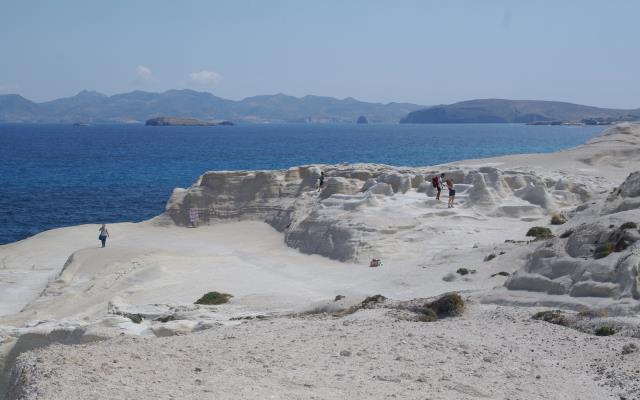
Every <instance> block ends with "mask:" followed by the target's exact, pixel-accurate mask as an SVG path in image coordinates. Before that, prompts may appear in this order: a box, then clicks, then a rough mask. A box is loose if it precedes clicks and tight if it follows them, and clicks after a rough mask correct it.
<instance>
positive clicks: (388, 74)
mask: <svg viewBox="0 0 640 400" xmlns="http://www.w3.org/2000/svg"><path fill="white" fill-rule="evenodd" d="M639 18H640V1H635V0H627V1H624V0H606V1H605V0H602V1H579V0H575V1H571V0H564V1H563V0H555V1H535V0H528V1H506V0H504V1H498V0H496V1H491V0H484V1H480V0H469V1H444V0H442V1H427V0H421V1H408V0H407V1H403V0H395V1H374V0H368V1H365V0H342V1H330V0H316V1H303V0H297V1H267V0H261V1H248V0H229V1H213V0H211V1H190V0H184V1H176V0H167V1H161V0H150V1H145V0H127V1H125V0H122V1H119V0H100V1H98V0H96V1H89V0H77V1H74V0H55V1H50V0H46V1H45V0H43V1H34V0H30V1H26V0H0V93H20V94H22V95H24V96H25V97H27V98H30V99H33V100H36V101H42V100H49V99H53V98H56V97H61V96H69V95H73V94H75V93H77V92H78V91H80V90H82V89H89V90H97V91H100V92H103V93H106V94H114V93H120V92H126V91H130V90H134V89H143V90H150V91H163V90H166V89H170V88H192V89H197V90H206V91H209V92H212V93H214V94H216V95H218V96H222V97H226V98H232V99H240V98H243V97H246V96H252V95H256V94H273V93H278V92H283V93H287V94H291V95H295V96H302V95H305V94H317V95H328V96H335V97H340V98H343V97H348V96H352V97H356V98H358V99H361V100H368V101H381V102H389V101H409V102H415V103H420V104H426V105H430V104H439V103H451V102H455V101H460V100H466V99H472V98H487V97H498V98H514V99H545V100H563V101H572V102H577V103H583V104H590V105H597V106H606V107H627V108H631V107H634V108H635V107H640V19H639Z"/></svg>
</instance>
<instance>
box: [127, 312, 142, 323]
mask: <svg viewBox="0 0 640 400" xmlns="http://www.w3.org/2000/svg"><path fill="white" fill-rule="evenodd" d="M127 317H128V318H129V319H130V320H131V322H133V323H134V324H139V323H141V322H142V320H143V319H144V318H142V315H140V314H128V315H127Z"/></svg>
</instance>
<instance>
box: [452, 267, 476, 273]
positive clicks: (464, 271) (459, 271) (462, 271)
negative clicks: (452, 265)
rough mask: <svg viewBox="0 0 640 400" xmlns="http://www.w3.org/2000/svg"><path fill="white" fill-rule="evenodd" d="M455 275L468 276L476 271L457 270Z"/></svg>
mask: <svg viewBox="0 0 640 400" xmlns="http://www.w3.org/2000/svg"><path fill="white" fill-rule="evenodd" d="M456 273H457V274H458V275H468V274H475V273H476V270H475V269H469V268H464V267H463V268H458V270H457V271H456Z"/></svg>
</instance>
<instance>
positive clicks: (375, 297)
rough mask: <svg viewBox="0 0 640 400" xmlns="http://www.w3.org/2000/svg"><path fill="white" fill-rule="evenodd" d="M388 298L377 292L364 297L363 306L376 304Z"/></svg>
mask: <svg viewBox="0 0 640 400" xmlns="http://www.w3.org/2000/svg"><path fill="white" fill-rule="evenodd" d="M386 299H387V298H386V297H384V296H383V295H381V294H376V295H373V296H369V297H367V298H366V299H364V300H363V301H362V306H367V305H369V304H375V303H382V302H383V301H385V300H386Z"/></svg>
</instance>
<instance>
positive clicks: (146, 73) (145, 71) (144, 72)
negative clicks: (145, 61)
mask: <svg viewBox="0 0 640 400" xmlns="http://www.w3.org/2000/svg"><path fill="white" fill-rule="evenodd" d="M136 75H137V76H138V78H140V79H142V80H143V81H149V80H151V78H153V72H152V71H151V69H150V68H149V67H145V66H144V65H138V66H137V67H136Z"/></svg>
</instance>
